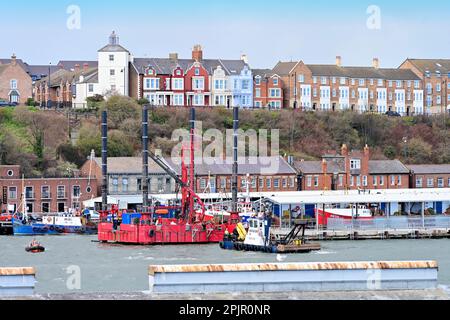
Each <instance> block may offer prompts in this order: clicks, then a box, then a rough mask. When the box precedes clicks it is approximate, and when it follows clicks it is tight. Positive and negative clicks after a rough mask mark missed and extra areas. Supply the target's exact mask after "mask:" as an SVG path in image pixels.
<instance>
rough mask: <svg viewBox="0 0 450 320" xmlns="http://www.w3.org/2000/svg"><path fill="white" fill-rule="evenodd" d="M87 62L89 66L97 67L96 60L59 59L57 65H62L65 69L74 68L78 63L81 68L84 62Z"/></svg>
mask: <svg viewBox="0 0 450 320" xmlns="http://www.w3.org/2000/svg"><path fill="white" fill-rule="evenodd" d="M85 63H87V64H88V65H89V68H98V61H89V60H86V61H85V60H83V61H74V60H61V61H59V62H58V66H59V67H62V68H63V69H65V70H69V71H70V70H72V69H75V66H76V65H77V64H78V65H79V66H80V68H83V66H84V64H85Z"/></svg>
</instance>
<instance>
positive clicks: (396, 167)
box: [294, 160, 409, 174]
mask: <svg viewBox="0 0 450 320" xmlns="http://www.w3.org/2000/svg"><path fill="white" fill-rule="evenodd" d="M294 166H295V168H296V169H297V170H298V171H299V172H302V173H304V174H322V161H296V162H295V163H294ZM327 168H328V170H327V173H329V174H331V173H345V167H344V163H343V162H339V161H327ZM369 172H370V174H407V173H409V170H408V168H407V167H406V166H405V165H404V164H403V163H401V162H400V161H399V160H370V161H369Z"/></svg>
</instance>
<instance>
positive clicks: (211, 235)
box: [98, 223, 234, 245]
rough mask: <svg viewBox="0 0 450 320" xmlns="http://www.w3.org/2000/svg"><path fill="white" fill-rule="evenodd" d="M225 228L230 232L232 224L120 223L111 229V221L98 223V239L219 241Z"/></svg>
mask: <svg viewBox="0 0 450 320" xmlns="http://www.w3.org/2000/svg"><path fill="white" fill-rule="evenodd" d="M186 229H189V230H186ZM227 229H228V232H230V233H231V232H233V230H234V226H233V225H228V224H226V225H225V224H224V225H210V226H207V227H206V229H205V228H204V227H203V226H202V225H194V226H190V227H188V228H187V226H186V224H176V225H171V224H165V225H159V226H155V225H151V226H149V225H130V224H125V225H124V224H122V225H121V226H120V230H117V231H113V225H112V224H111V223H100V224H99V225H98V240H99V241H101V242H114V243H122V244H141V245H158V244H188V243H190V244H193V243H219V242H220V241H223V238H224V235H225V230H227Z"/></svg>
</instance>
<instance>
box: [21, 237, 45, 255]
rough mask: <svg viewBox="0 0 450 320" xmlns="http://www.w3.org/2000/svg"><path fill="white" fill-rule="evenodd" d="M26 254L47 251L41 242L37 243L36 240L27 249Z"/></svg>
mask: <svg viewBox="0 0 450 320" xmlns="http://www.w3.org/2000/svg"><path fill="white" fill-rule="evenodd" d="M25 251H26V252H31V253H40V252H44V251H45V247H44V246H43V245H41V244H40V243H39V242H37V241H36V240H33V241H32V242H31V243H30V244H29V245H28V247H26V248H25Z"/></svg>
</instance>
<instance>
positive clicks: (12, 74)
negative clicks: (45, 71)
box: [0, 55, 33, 104]
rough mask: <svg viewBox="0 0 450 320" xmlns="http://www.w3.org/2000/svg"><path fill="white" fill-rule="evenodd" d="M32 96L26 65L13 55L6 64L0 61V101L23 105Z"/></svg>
mask: <svg viewBox="0 0 450 320" xmlns="http://www.w3.org/2000/svg"><path fill="white" fill-rule="evenodd" d="M2 61H3V60H2ZM32 96H33V83H32V79H31V77H30V75H29V74H28V72H27V70H26V65H25V64H24V63H23V62H22V61H21V60H18V59H17V57H16V56H15V55H13V56H12V57H11V59H10V60H9V61H8V62H7V63H2V62H1V61H0V99H2V100H6V101H8V102H17V103H20V104H25V103H26V102H27V99H28V98H31V97H32Z"/></svg>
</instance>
